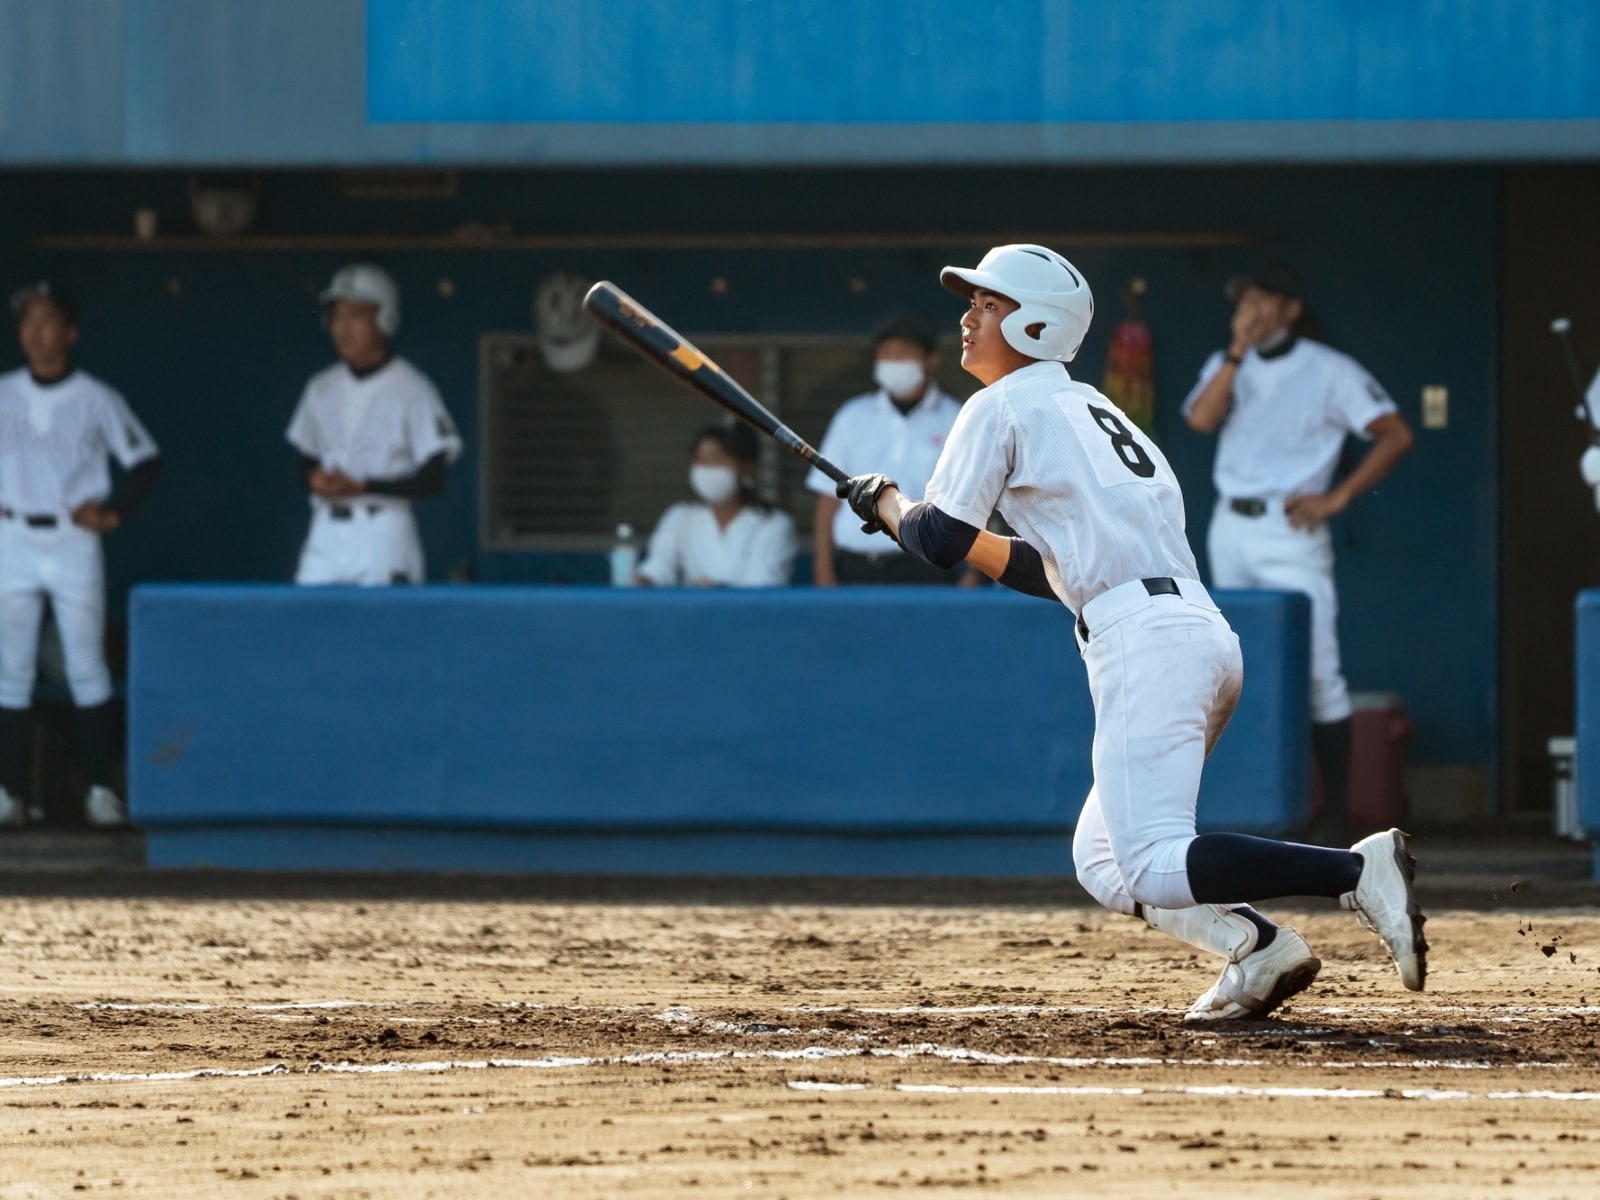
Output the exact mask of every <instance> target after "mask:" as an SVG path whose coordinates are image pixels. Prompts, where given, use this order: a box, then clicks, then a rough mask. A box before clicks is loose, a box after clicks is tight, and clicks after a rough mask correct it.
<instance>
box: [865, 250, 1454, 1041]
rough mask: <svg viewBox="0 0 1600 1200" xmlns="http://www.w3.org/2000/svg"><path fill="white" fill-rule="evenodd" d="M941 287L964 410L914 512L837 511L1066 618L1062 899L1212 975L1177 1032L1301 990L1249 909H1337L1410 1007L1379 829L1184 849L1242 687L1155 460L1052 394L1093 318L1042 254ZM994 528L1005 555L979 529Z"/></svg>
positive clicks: (1393, 867) (921, 722) (1099, 417)
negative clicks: (1072, 702) (1083, 901)
mask: <svg viewBox="0 0 1600 1200" xmlns="http://www.w3.org/2000/svg"><path fill="white" fill-rule="evenodd" d="M940 280H941V282H942V283H943V284H944V285H945V286H946V287H947V288H949V289H950V290H951V291H953V292H956V293H957V294H958V295H960V296H961V297H963V298H964V299H965V300H966V301H967V310H966V314H965V315H964V316H963V317H962V319H961V334H962V338H961V365H962V366H963V367H964V368H965V369H966V370H967V371H968V372H969V373H970V374H972V375H973V376H975V377H976V378H977V379H978V381H979V382H981V383H982V384H983V385H984V386H983V387H982V389H981V390H980V391H978V392H977V394H976V395H974V396H973V397H972V398H971V399H970V400H968V401H967V402H966V404H964V405H963V406H962V409H961V415H960V416H959V417H957V418H956V423H955V426H954V428H952V429H951V431H950V437H949V439H948V441H947V442H946V444H945V447H944V452H943V453H942V454H941V455H940V456H939V463H938V465H937V467H935V468H934V472H933V477H932V479H930V480H929V482H928V486H927V491H926V499H925V500H923V501H922V502H920V503H918V502H914V501H912V500H911V499H910V498H909V497H907V496H905V495H904V494H903V493H902V492H901V491H900V490H899V488H898V486H897V485H896V484H895V481H894V480H893V479H891V478H889V477H888V476H886V475H881V474H873V475H861V476H856V477H854V478H852V479H849V480H847V481H845V482H844V483H842V484H840V485H839V495H840V496H841V497H842V498H843V499H845V500H847V501H848V503H849V505H850V508H851V511H852V512H854V513H855V515H856V516H857V517H858V518H859V519H860V520H861V521H862V522H863V523H864V524H865V526H866V527H867V528H869V529H872V530H881V531H884V532H887V533H888V534H890V535H892V536H894V537H896V538H897V539H898V540H899V541H900V542H901V544H902V545H903V546H904V547H905V548H906V550H907V551H909V552H910V553H912V554H914V555H916V556H917V557H918V558H921V559H923V560H925V561H927V562H929V563H931V564H933V565H934V566H937V567H939V568H940V569H943V570H948V569H949V568H951V567H953V566H955V565H956V564H957V563H959V562H961V561H962V560H963V559H964V560H966V561H967V562H969V563H971V564H972V565H973V566H974V567H976V568H977V569H978V570H980V571H982V572H983V573H984V574H986V575H988V576H989V577H990V578H992V579H995V580H998V581H999V582H1000V583H1002V584H1005V585H1007V586H1008V587H1012V588H1014V589H1016V590H1017V591H1020V592H1025V593H1027V594H1028V595H1032V596H1038V597H1040V598H1041V599H1044V600H1048V601H1050V602H1051V603H1054V604H1063V605H1066V606H1067V607H1068V608H1069V609H1070V610H1072V611H1073V612H1075V613H1076V614H1077V617H1076V620H1075V621H1074V622H1073V625H1072V628H1074V630H1075V637H1076V641H1077V645H1078V648H1079V651H1080V653H1081V654H1082V655H1083V659H1084V665H1085V667H1086V668H1087V671H1088V679H1089V694H1090V698H1091V699H1092V701H1093V704H1094V714H1095V730H1094V742H1093V746H1092V762H1093V766H1094V783H1093V786H1092V787H1091V789H1090V791H1089V795H1088V798H1087V799H1086V800H1085V802H1084V806H1083V812H1082V814H1081V815H1080V816H1079V818H1078V825H1077V830H1076V832H1075V834H1074V837H1073V846H1072V852H1073V858H1074V862H1075V864H1076V867H1077V872H1078V879H1079V881H1080V882H1081V883H1082V884H1083V886H1084V887H1085V889H1087V890H1088V892H1089V893H1090V894H1091V895H1092V896H1094V897H1095V899H1097V900H1098V901H1100V903H1102V904H1104V905H1105V906H1106V907H1107V908H1109V909H1112V910H1113V911H1115V912H1119V913H1124V914H1126V915H1129V916H1133V917H1137V918H1140V919H1142V920H1144V921H1145V922H1147V923H1148V924H1150V925H1151V926H1153V927H1154V928H1156V929H1159V930H1162V931H1163V932H1165V933H1167V934H1169V935H1171V936H1173V937H1175V938H1177V939H1178V940H1179V941H1182V942H1185V943H1187V944H1188V945H1190V946H1194V947H1196V948H1197V949H1200V950H1205V951H1207V952H1209V953H1211V954H1215V955H1218V956H1220V957H1221V958H1222V959H1223V968H1222V974H1221V976H1220V977H1219V978H1218V980H1217V982H1216V983H1215V984H1214V985H1213V986H1212V987H1211V988H1210V989H1209V990H1207V991H1206V992H1205V993H1204V994H1203V995H1202V996H1201V997H1200V998H1199V999H1198V1000H1197V1001H1196V1002H1195V1003H1194V1006H1193V1007H1192V1008H1191V1009H1190V1010H1189V1013H1188V1016H1187V1018H1186V1019H1188V1020H1190V1021H1221V1020H1230V1019H1237V1018H1257V1017H1261V1016H1264V1015H1265V1014H1267V1013H1269V1012H1271V1011H1273V1010H1274V1009H1275V1008H1277V1007H1278V1006H1279V1005H1280V1004H1282V1003H1283V1001H1284V1000H1286V999H1287V998H1288V997H1290V996H1293V995H1295V994H1296V993H1298V992H1300V991H1302V990H1304V989H1305V988H1306V987H1308V986H1309V985H1310V984H1311V981H1312V980H1313V979H1315V978H1316V975H1317V972H1318V971H1319V970H1320V969H1321V966H1322V964H1321V961H1320V960H1319V959H1318V958H1317V957H1316V956H1315V955H1314V954H1313V953H1312V951H1311V948H1310V947H1309V946H1308V945H1307V944H1306V940H1305V939H1304V938H1303V937H1301V936H1300V934H1298V933H1297V932H1295V931H1294V930H1293V929H1290V928H1288V927H1287V926H1279V925H1276V924H1274V923H1273V922H1272V921H1271V920H1269V919H1268V918H1267V917H1266V916H1264V915H1262V914H1261V913H1260V912H1258V911H1257V910H1256V909H1254V908H1252V907H1251V906H1250V904H1249V903H1248V902H1250V901H1259V900H1270V899H1274V898H1278V897H1284V896H1325V897H1328V898H1329V899H1334V900H1337V901H1338V902H1339V904H1340V906H1341V907H1343V908H1345V909H1347V910H1350V911H1353V912H1354V913H1355V914H1356V915H1357V916H1358V917H1359V918H1360V920H1361V921H1362V923H1363V924H1365V925H1367V926H1368V927H1369V928H1371V929H1373V930H1375V931H1376V932H1377V933H1378V935H1379V936H1380V937H1381V938H1382V939H1383V942H1384V945H1385V946H1386V947H1387V949H1388V951H1389V953H1390V955H1391V956H1392V957H1393V959H1394V961H1395V964H1396V967H1397V968H1398V970H1399V973H1400V978H1401V981H1402V982H1403V983H1404V985H1405V986H1406V987H1407V988H1410V989H1412V990H1414V991H1417V990H1421V988H1422V987H1423V985H1424V981H1425V979H1426V974H1427V957H1426V955H1427V944H1426V943H1425V941H1424V940H1423V936H1422V923H1423V916H1422V913H1421V911H1420V909H1419V908H1418V906H1417V902H1416V898H1415V895H1414V894H1413V891H1412V875H1413V872H1414V863H1413V861H1412V859H1411V856H1410V854H1409V853H1408V851H1407V848H1406V839H1405V835H1404V834H1402V833H1401V832H1400V831H1399V830H1397V829H1391V830H1388V831H1386V832H1383V833H1377V834H1373V835H1372V836H1370V837H1367V838H1364V839H1362V840H1361V841H1359V842H1357V843H1356V844H1355V845H1354V846H1352V847H1351V848H1350V849H1348V850H1344V849H1332V848H1326V847H1321V846H1302V845H1296V844H1293V843H1289V842H1278V841H1271V840H1268V839H1265V838H1257V837H1250V836H1246V835H1244V834H1234V833H1205V834H1199V835H1197V834H1196V832H1195V803H1196V800H1197V798H1198V795H1199V790H1200V775H1201V770H1202V768H1203V766H1204V763H1205V759H1206V756H1207V755H1208V754H1209V753H1210V751H1211V749H1212V747H1213V746H1214V745H1215V744H1216V741H1217V739H1218V738H1219V737H1221V735H1222V731H1223V729H1224V727H1225V726H1226V725H1227V723H1228V720H1229V718H1230V717H1231V716H1232V715H1233V711H1234V707H1235V705H1236V704H1237V703H1238V699H1239V693H1240V688H1241V687H1242V685H1243V681H1244V666H1243V661H1242V659H1241V656H1240V651H1239V639H1238V638H1237V637H1236V636H1235V635H1234V632H1233V630H1232V629H1231V628H1229V626H1228V622H1227V621H1226V620H1225V619H1224V618H1223V616H1222V614H1221V613H1220V612H1219V611H1218V610H1217V606H1216V604H1214V603H1213V602H1212V599H1211V597H1210V595H1209V594H1208V593H1207V592H1206V589H1205V588H1204V587H1202V586H1201V584H1200V582H1199V571H1198V569H1197V568H1196V566H1195V559H1194V554H1193V552H1192V551H1191V550H1190V549H1189V542H1188V537H1187V535H1186V533H1185V531H1184V508H1183V494H1182V492H1181V491H1180V490H1179V487H1178V481H1177V479H1176V478H1175V477H1174V475H1173V473H1172V469H1171V468H1170V467H1169V466H1168V465H1167V460H1166V459H1165V458H1164V457H1163V456H1162V454H1161V451H1160V450H1158V449H1157V448H1156V446H1155V443H1153V442H1152V441H1151V440H1150V439H1149V438H1148V437H1146V436H1145V435H1144V434H1143V433H1142V432H1141V431H1140V430H1139V429H1138V427H1137V426H1136V425H1134V423H1133V422H1132V421H1131V420H1129V419H1128V417H1127V416H1126V414H1124V413H1123V412H1122V411H1121V410H1120V409H1118V408H1117V406H1116V405H1115V404H1113V403H1112V402H1111V401H1110V400H1108V399H1106V398H1105V397H1104V396H1102V395H1101V394H1100V393H1099V392H1098V391H1096V390H1095V389H1094V388H1092V387H1089V386H1088V385H1086V384H1083V383H1078V382H1076V381H1074V380H1073V379H1072V377H1071V376H1070V375H1069V374H1068V373H1067V366H1066V364H1067V363H1069V362H1070V361H1072V359H1073V357H1074V356H1075V355H1076V354H1077V352H1078V347H1079V346H1080V344H1081V343H1082V341H1083V337H1084V334H1085V332H1086V331H1087V330H1088V328H1089V322H1090V320H1091V318H1092V317H1093V314H1094V301H1093V298H1092V297H1091V295H1090V292H1089V286H1088V284H1087V282H1086V281H1085V280H1084V278H1083V276H1082V274H1081V273H1079V271H1078V270H1077V269H1076V268H1075V267H1074V266H1073V265H1072V264H1071V263H1069V262H1068V261H1067V260H1066V259H1064V258H1062V257H1061V256H1060V255H1059V254H1056V253H1054V252H1053V251H1050V250H1047V249H1045V248H1044V247H1043V246H1028V245H1013V246H998V247H996V248H995V249H993V250H991V251H989V253H988V254H986V255H985V256H984V258H983V261H982V262H980V263H979V264H978V265H977V266H976V267H975V268H962V267H946V268H945V269H944V271H943V273H942V274H941V276H940ZM996 507H998V508H999V510H1000V511H1001V513H1002V514H1003V516H1004V517H1005V519H1006V521H1007V522H1008V523H1009V524H1010V526H1011V527H1012V528H1013V529H1015V530H1016V531H1017V533H1018V535H1019V536H1017V537H1010V538H1008V537H1002V536H1000V535H998V534H995V533H991V532H989V531H988V530H986V529H985V528H984V526H985V524H986V523H987V521H988V520H989V517H990V514H991V513H993V512H994V511H995V509H996ZM1017 653H1018V654H1019V655H1026V654H1027V653H1028V648H1027V647H1026V646H1019V647H1017ZM998 669H1002V670H1003V669H1004V667H1003V665H1001V666H1000V667H999V668H998ZM879 707H880V708H881V709H883V710H884V711H886V712H889V713H892V714H894V715H895V716H897V717H899V721H898V727H899V731H900V733H901V734H902V742H903V744H904V745H905V746H906V749H907V751H908V752H910V753H916V754H937V753H941V752H950V749H949V745H948V743H949V738H948V737H947V736H944V735H943V734H942V733H936V734H935V735H933V736H925V726H926V725H927V723H928V722H929V721H934V722H935V723H936V718H935V717H933V716H931V715H926V714H920V713H916V714H914V713H912V712H909V711H908V710H907V705H906V704H905V703H900V704H897V703H896V702H895V701H894V700H893V699H892V698H889V697H885V698H884V699H883V700H882V701H881V702H880V704H879Z"/></svg>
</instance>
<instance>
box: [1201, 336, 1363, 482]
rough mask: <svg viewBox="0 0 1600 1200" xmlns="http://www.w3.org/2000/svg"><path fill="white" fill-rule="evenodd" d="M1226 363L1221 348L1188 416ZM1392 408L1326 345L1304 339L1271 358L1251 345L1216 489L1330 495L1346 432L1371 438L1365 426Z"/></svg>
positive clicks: (1228, 421) (1226, 426) (1239, 376)
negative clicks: (1327, 493)
mask: <svg viewBox="0 0 1600 1200" xmlns="http://www.w3.org/2000/svg"><path fill="white" fill-rule="evenodd" d="M1222 361H1223V358H1222V352H1221V351H1220V350H1219V351H1217V352H1216V353H1214V354H1212V356H1211V357H1210V358H1208V359H1207V360H1206V363H1205V366H1203V367H1202V368H1201V369H1200V379H1199V382H1197V383H1196V384H1195V386H1194V388H1193V389H1192V390H1191V391H1190V392H1189V395H1188V398H1187V399H1185V400H1184V402H1183V412H1184V415H1185V416H1187V415H1188V413H1189V410H1190V409H1191V408H1193V407H1194V402H1195V400H1196V399H1197V398H1198V397H1199V395H1200V392H1201V390H1202V389H1204V387H1205V385H1206V384H1207V383H1209V382H1210V381H1211V378H1212V377H1213V376H1214V375H1216V373H1217V372H1218V371H1220V370H1221V369H1222ZM1394 411H1395V406H1394V401H1393V400H1391V399H1389V394H1388V393H1387V392H1385V391H1384V390H1383V387H1382V386H1381V385H1380V384H1379V383H1378V381H1377V380H1376V379H1374V378H1373V377H1372V376H1371V375H1369V374H1368V373H1367V371H1366V368H1364V367H1363V366H1362V365H1361V364H1360V363H1358V362H1356V360H1355V359H1353V358H1351V357H1350V356H1349V355H1348V354H1341V353H1340V352H1339V351H1337V350H1335V349H1333V348H1332V347H1330V346H1324V345H1323V344H1322V343H1321V342H1314V341H1311V340H1310V339H1308V338H1300V339H1298V340H1297V341H1296V342H1295V344H1294V345H1293V346H1292V347H1290V348H1289V350H1288V351H1287V352H1286V353H1284V354H1280V355H1277V356H1274V357H1272V358H1262V357H1261V355H1259V354H1257V353H1256V351H1255V350H1254V349H1253V348H1252V349H1250V350H1247V351H1245V355H1244V361H1243V362H1242V363H1240V365H1239V368H1238V370H1237V371H1236V372H1235V375H1234V383H1233V404H1232V406H1231V407H1230V408H1229V410H1228V415H1227V417H1226V418H1225V419H1224V421H1223V423H1222V428H1221V431H1220V432H1219V434H1218V438H1217V458H1216V463H1215V465H1214V466H1213V468H1212V478H1213V480H1214V482H1215V483H1216V485H1217V494H1218V495H1219V496H1221V497H1222V498H1223V499H1227V500H1287V499H1289V498H1291V497H1293V496H1308V495H1319V494H1321V493H1323V492H1326V491H1327V490H1328V488H1329V486H1330V485H1331V484H1332V483H1333V473H1334V471H1335V470H1336V469H1337V468H1338V466H1339V454H1340V452H1341V451H1342V450H1343V449H1344V440H1345V438H1346V436H1348V435H1349V434H1355V435H1356V436H1357V437H1360V438H1368V437H1369V436H1370V435H1369V434H1368V433H1367V426H1368V425H1371V424H1372V422H1373V421H1375V420H1377V419H1378V418H1379V417H1382V416H1386V415H1387V414H1389V413H1392V412H1394Z"/></svg>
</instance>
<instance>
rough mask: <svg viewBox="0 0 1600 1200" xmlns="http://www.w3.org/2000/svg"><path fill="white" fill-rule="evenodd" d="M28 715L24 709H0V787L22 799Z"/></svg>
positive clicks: (25, 767) (25, 773)
mask: <svg viewBox="0 0 1600 1200" xmlns="http://www.w3.org/2000/svg"><path fill="white" fill-rule="evenodd" d="M29 728H30V714H29V711H28V710H27V709H25V708H0V787H3V788H5V789H6V791H8V792H10V793H11V794H12V796H14V797H15V798H16V799H18V800H21V799H22V793H23V791H24V789H25V787H26V784H27V773H28V731H29Z"/></svg>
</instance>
